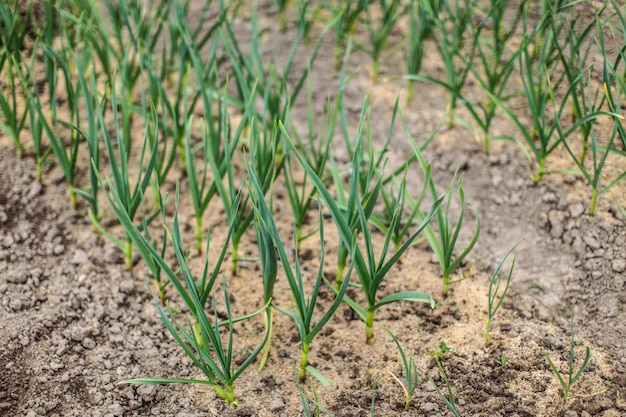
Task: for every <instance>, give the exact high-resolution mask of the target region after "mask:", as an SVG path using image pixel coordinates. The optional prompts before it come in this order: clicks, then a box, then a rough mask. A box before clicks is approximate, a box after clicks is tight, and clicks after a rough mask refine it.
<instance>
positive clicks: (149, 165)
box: [91, 86, 159, 270]
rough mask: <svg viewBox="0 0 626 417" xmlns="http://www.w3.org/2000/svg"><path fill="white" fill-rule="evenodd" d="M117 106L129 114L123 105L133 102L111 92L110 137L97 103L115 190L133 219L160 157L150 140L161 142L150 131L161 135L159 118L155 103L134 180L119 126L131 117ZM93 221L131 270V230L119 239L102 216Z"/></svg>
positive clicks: (149, 219) (148, 121) (102, 110)
mask: <svg viewBox="0 0 626 417" xmlns="http://www.w3.org/2000/svg"><path fill="white" fill-rule="evenodd" d="M113 87H114V86H113ZM113 91H115V90H113ZM118 106H119V108H120V109H121V112H122V114H129V110H128V109H126V110H124V108H125V107H128V106H130V104H129V103H128V102H127V101H125V100H122V101H121V102H119V103H118V101H117V98H116V95H115V94H113V95H112V96H111V108H112V111H113V120H114V132H115V139H114V138H112V137H111V134H110V133H109V130H108V128H107V125H106V122H105V120H104V109H103V106H102V105H101V103H99V104H98V108H97V112H98V118H99V120H100V122H99V124H100V126H101V130H102V139H103V142H104V147H105V149H106V155H107V158H108V161H109V166H110V169H111V176H112V177H113V183H114V184H115V189H116V193H117V195H118V196H119V197H120V201H121V205H122V208H123V209H124V211H125V213H126V215H127V216H128V217H129V218H130V219H131V220H132V221H135V219H136V216H137V214H138V210H139V208H140V207H141V206H142V205H143V201H144V195H145V193H146V190H147V189H148V188H149V187H150V180H151V178H152V174H153V172H154V166H155V163H156V160H157V158H158V154H157V152H156V150H155V149H154V148H151V147H150V145H151V144H153V143H156V142H158V138H155V139H154V140H151V139H149V135H151V134H155V135H158V132H159V127H158V119H157V114H156V109H154V107H152V109H151V111H150V114H149V115H147V117H146V119H147V123H146V124H147V125H148V126H146V129H145V134H144V138H143V144H142V147H141V154H140V156H139V164H138V168H139V172H138V173H137V174H136V175H137V179H136V180H135V183H134V184H132V183H131V178H130V174H131V170H130V167H129V158H130V154H129V153H127V150H126V146H125V144H127V143H128V142H129V141H128V140H124V138H123V134H124V133H123V132H124V129H122V130H120V128H119V126H120V119H121V122H122V123H127V122H128V119H126V118H124V116H121V117H120V115H119V110H118ZM150 123H152V125H153V126H152V127H150V126H149V124H150ZM116 149H117V151H116ZM133 174H134V173H133ZM144 214H145V213H144ZM157 215H158V211H157V212H155V213H154V214H152V215H150V216H149V217H147V218H145V217H144V218H143V219H141V221H142V225H143V224H150V223H151V222H152V220H153V219H154V218H155V217H156V216H157ZM91 221H92V224H93V226H94V227H95V228H96V229H97V230H98V231H99V232H100V233H102V234H103V235H104V236H106V237H107V238H108V239H110V240H111V241H112V242H113V243H114V244H115V245H116V246H118V247H119V248H120V249H121V250H122V251H123V253H124V263H125V265H126V268H127V269H128V270H130V269H132V268H133V266H134V263H133V240H132V237H131V236H130V235H129V234H128V232H126V236H125V238H124V239H123V240H120V239H118V238H117V237H115V236H113V235H112V234H111V233H109V232H108V231H106V230H105V229H104V228H103V226H102V225H101V224H100V222H99V220H98V219H97V218H95V217H94V216H92V217H91Z"/></svg>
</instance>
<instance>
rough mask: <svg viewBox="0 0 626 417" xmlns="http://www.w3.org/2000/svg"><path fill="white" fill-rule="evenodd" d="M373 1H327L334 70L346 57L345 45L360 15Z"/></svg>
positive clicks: (339, 66)
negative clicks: (333, 41)
mask: <svg viewBox="0 0 626 417" xmlns="http://www.w3.org/2000/svg"><path fill="white" fill-rule="evenodd" d="M372 2H373V0H356V1H347V2H346V1H341V0H331V1H329V8H330V10H329V11H330V13H331V15H332V16H333V19H332V20H333V21H334V25H333V28H334V31H335V69H339V68H341V65H342V58H343V57H344V56H345V55H346V54H345V52H346V51H345V50H346V44H347V43H348V39H349V38H350V36H351V35H352V33H353V32H354V31H355V30H356V27H357V24H358V23H359V18H360V17H361V14H362V13H363V12H365V11H366V10H367V8H368V7H370V4H371V3H372Z"/></svg>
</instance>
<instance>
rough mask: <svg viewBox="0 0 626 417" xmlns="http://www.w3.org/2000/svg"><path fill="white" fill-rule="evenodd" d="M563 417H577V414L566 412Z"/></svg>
mask: <svg viewBox="0 0 626 417" xmlns="http://www.w3.org/2000/svg"><path fill="white" fill-rule="evenodd" d="M563 417H578V413H577V412H576V411H574V410H567V411H566V412H565V414H563Z"/></svg>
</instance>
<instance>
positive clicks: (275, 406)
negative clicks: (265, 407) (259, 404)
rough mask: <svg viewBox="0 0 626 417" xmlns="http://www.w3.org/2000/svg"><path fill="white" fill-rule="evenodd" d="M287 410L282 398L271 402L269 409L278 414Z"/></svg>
mask: <svg viewBox="0 0 626 417" xmlns="http://www.w3.org/2000/svg"><path fill="white" fill-rule="evenodd" d="M284 408H285V403H284V402H283V400H282V399H281V398H276V399H274V400H272V401H271V402H270V405H269V409H270V411H271V412H272V413H276V412H278V411H281V410H282V409H284Z"/></svg>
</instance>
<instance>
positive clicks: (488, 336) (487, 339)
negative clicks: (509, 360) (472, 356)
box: [485, 318, 491, 348]
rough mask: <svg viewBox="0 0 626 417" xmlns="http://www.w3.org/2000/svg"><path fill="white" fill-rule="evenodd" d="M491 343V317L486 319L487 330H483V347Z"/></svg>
mask: <svg viewBox="0 0 626 417" xmlns="http://www.w3.org/2000/svg"><path fill="white" fill-rule="evenodd" d="M490 343H491V319H489V318H488V319H487V330H486V332H485V347H486V348H488V347H489V344H490Z"/></svg>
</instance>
